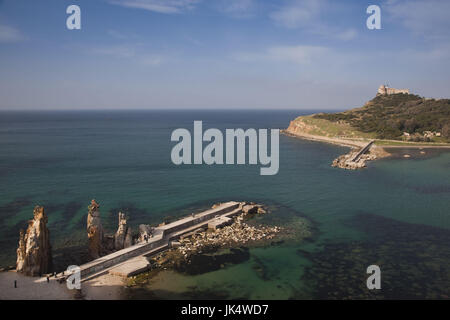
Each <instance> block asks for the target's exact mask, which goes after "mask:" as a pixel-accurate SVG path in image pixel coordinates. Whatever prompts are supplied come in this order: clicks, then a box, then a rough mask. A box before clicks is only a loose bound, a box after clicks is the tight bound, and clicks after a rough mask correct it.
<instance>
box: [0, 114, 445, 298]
mask: <svg viewBox="0 0 450 320" xmlns="http://www.w3.org/2000/svg"><path fill="white" fill-rule="evenodd" d="M316 112H317V110H316ZM307 113H310V112H308V111H199V110H197V111H85V112H69V111H65V112H62V111H61V112H43V111H42V112H2V113H0V250H1V251H0V252H1V254H0V265H1V264H3V265H7V264H13V263H14V260H15V250H16V246H17V240H18V233H19V229H20V228H25V227H26V220H28V219H30V218H31V217H32V208H33V207H34V206H35V205H37V204H40V205H44V206H45V208H46V210H47V214H48V215H49V227H50V231H51V237H52V242H53V247H54V248H56V249H57V248H59V247H62V246H64V245H66V244H67V243H83V241H85V237H86V234H85V219H86V214H87V205H88V204H89V201H90V200H91V199H93V198H95V199H96V200H97V201H98V202H99V203H100V205H101V212H102V217H103V222H104V225H105V226H106V228H107V229H109V231H110V232H113V231H114V228H115V227H116V223H117V222H116V219H117V211H118V210H119V209H126V210H127V212H128V214H129V215H130V218H131V220H130V222H131V224H132V226H134V227H136V226H137V225H138V224H140V223H158V222H160V221H162V220H163V219H164V218H167V217H176V216H180V215H183V214H186V213H187V212H189V210H192V209H196V208H197V209H201V208H204V207H206V206H210V205H212V204H213V203H215V202H218V201H227V200H247V201H255V202H261V203H266V204H268V205H270V206H272V207H273V211H272V213H270V215H279V217H280V219H289V217H292V216H296V215H298V216H304V217H306V218H308V219H309V220H310V221H312V222H313V223H314V225H315V226H316V227H317V230H316V232H315V237H314V239H313V240H311V241H309V242H302V243H298V244H295V245H292V244H289V245H280V246H273V247H270V248H260V249H252V250H251V259H250V260H249V261H247V262H245V263H241V264H238V265H234V266H230V267H228V268H225V269H224V270H220V271H215V272H209V273H206V274H203V275H199V276H194V277H186V276H182V275H175V276H174V275H171V276H172V277H175V278H176V279H177V280H176V281H177V283H180V285H179V286H178V287H176V288H173V287H171V286H169V285H168V284H166V282H167V281H166V282H164V281H160V282H159V283H157V284H155V286H159V287H158V288H159V289H161V288H162V289H164V290H165V292H169V293H170V292H177V294H180V295H181V296H183V292H185V291H186V290H188V289H187V288H191V289H189V290H191V291H192V287H196V290H197V291H202V292H205V291H208V292H209V291H211V290H212V291H214V290H216V291H217V290H219V289H217V288H220V291H221V294H222V295H223V296H224V297H230V298H233V297H234V298H236V297H241V296H242V297H245V298H305V297H306V298H310V297H319V298H324V297H333V296H332V295H331V293H330V291H332V290H331V289H330V286H332V285H330V283H335V282H336V281H341V284H340V285H339V286H340V287H342V286H344V287H345V286H346V285H345V283H347V282H348V281H350V280H352V279H353V278H352V276H359V277H362V279H364V278H365V277H366V274H365V270H363V269H361V268H360V269H358V268H356V269H355V266H348V267H346V268H344V267H342V266H343V265H344V264H345V263H347V262H348V261H353V260H355V259H354V255H356V256H357V257H358V259H360V260H358V259H356V260H357V261H359V262H358V263H359V265H360V266H364V265H366V264H367V265H369V264H372V263H376V262H377V261H371V260H377V259H378V260H379V261H378V262H379V263H380V261H382V262H383V263H384V264H385V265H386V266H387V267H386V268H388V269H389V270H390V271H389V272H390V273H389V274H388V276H387V279H390V281H391V282H390V283H391V284H392V283H394V284H395V286H397V287H399V288H400V289H398V290H399V291H398V290H397V291H395V292H393V293H390V294H386V295H385V296H384V297H391V296H395V295H397V296H400V297H410V296H411V294H412V293H415V292H419V293H420V294H422V295H421V296H420V295H419V294H417V297H433V296H434V297H438V298H442V297H444V298H445V295H447V296H448V295H449V294H450V293H449V292H448V290H449V289H448V288H450V285H449V281H450V271H449V265H450V264H449V263H448V262H449V261H450V260H449V259H450V257H449V256H448V255H449V252H450V250H449V249H450V248H449V245H450V244H449V242H448V241H447V239H448V233H449V232H450V231H449V229H450V219H449V211H450V210H449V207H450V170H449V168H450V153H449V152H438V151H427V154H426V155H424V156H421V157H413V158H411V159H401V158H395V157H394V158H391V159H383V160H380V161H376V162H372V163H370V164H369V167H368V168H367V169H364V170H360V171H352V172H350V171H345V170H340V169H336V168H332V167H330V163H331V161H332V160H333V159H334V158H336V157H337V156H338V155H340V154H342V153H344V152H346V151H347V149H346V148H343V147H338V146H333V145H328V144H322V143H316V142H309V141H302V140H299V139H295V138H292V137H287V136H284V135H280V170H279V173H278V174H277V175H275V176H260V175H259V168H260V166H259V165H257V166H249V165H241V166H237V165H235V166H226V165H222V166H217V165H215V166H207V165H190V166H175V165H173V164H172V163H171V160H170V151H171V148H172V147H173V145H174V143H172V142H171V141H170V135H171V132H172V130H174V129H176V128H188V129H190V130H192V127H193V121H194V120H202V121H203V127H204V130H205V129H207V128H219V129H223V130H224V129H225V128H244V129H245V128H256V129H258V128H286V127H287V126H288V125H289V121H290V120H293V119H294V118H295V117H297V116H299V115H301V114H307ZM402 152H406V151H403V150H398V151H397V153H402ZM367 228H369V229H367ZM421 239H423V241H422V240H421ZM371 244H372V245H371ZM409 244H415V245H416V247H417V246H419V247H420V244H423V245H424V246H425V247H424V250H425V248H426V247H427V248H430V246H432V248H434V249H433V250H425V252H428V253H427V254H428V256H424V255H423V254H425V253H422V252H421V251H420V250H417V254H414V250H412V249H411V248H410V247H409ZM333 246H337V247H333ZM336 248H339V250H342V252H341V253H340V254H339V255H336V254H334V253H336V252H337V251H339V250H336ZM361 248H365V249H361ZM355 250H356V251H355ZM361 250H363V251H364V250H365V253H364V254H363V253H361V254H358V252H360V251H361ZM402 250H403V251H405V252H406V251H407V252H408V255H407V257H406V256H405V258H404V259H403V258H402V259H403V260H400V261H398V259H399V258H398V257H401V256H402V252H403V251H402ZM409 250H411V251H412V252H409ZM355 252H356V253H355ZM331 253H333V254H331ZM349 257H350V258H349ZM347 258H348V259H347ZM352 259H353V260H352ZM394 260H395V261H394ZM255 263H256V264H259V265H262V268H263V269H265V270H266V271H267V273H266V276H265V277H261V276H260V274H258V273H257V272H255V271H254V270H255V268H254V265H255ZM355 263H356V262H355ZM399 264H400V265H399ZM393 265H396V266H397V269H396V270H394V269H395V268H393V267H392V266H393ZM337 266H341V267H340V268H341V269H339V268H338V267H337ZM411 266H415V267H417V270H416V271H415V273H414V274H413V275H410V276H409V278H406V277H405V280H404V281H403V282H402V280H396V279H400V278H402V275H404V273H403V271H402V270H409V269H408V268H409V267H411ZM260 267H261V266H260ZM334 267H336V268H337V269H333V268H334ZM318 270H319V271H320V270H322V271H320V272H319V271H318ZM355 270H356V271H355ZM393 270H394V271H393ZM354 272H357V273H358V274H357V275H354ZM436 272H438V276H436ZM432 276H434V277H435V278H436V277H437V278H438V279H440V284H436V283H435V282H430V281H429V279H428V277H432ZM169 278H170V277H169ZM347 278H348V279H347ZM325 279H328V280H325ZM330 279H334V280H333V281H334V282H329V281H331V280H330ZM346 279H347V280H346ZM406 279H409V280H406ZM354 280H355V279H353V280H352V281H354ZM174 281H175V280H174ZM346 281H347V282H346ZM395 281H399V282H398V283H397V282H395ZM411 282H412V284H411ZM320 283H322V285H320ZM343 283H344V284H343ZM348 283H350V282H348ZM352 283H353V282H352ZM324 284H326V285H324ZM414 284H415V285H416V287H414V286H412V285H414ZM336 285H337V284H336ZM352 285H354V286H358V285H359V284H358V283H356V284H352ZM364 285H365V284H364V283H363V285H362V286H363V287H364ZM388 286H389V284H388ZM442 286H444V287H442ZM348 287H349V288H350V287H351V285H350V284H349V285H348ZM414 288H415V289H414ZM443 288H444V289H443ZM445 288H447V291H446V289H445ZM162 289H161V290H162ZM348 290H350V289H348ZM348 290H347V291H345V290H344V291H342V292H341V291H339V292H338V293H337V294H336V296H334V297H339V298H341V297H345V296H351V294H352V291H348ZM352 290H353V289H352ZM355 290H356V291H357V290H364V288H363V289H361V288H359V289H355ZM386 290H387V289H386ZM238 293H239V294H238ZM190 294H192V292H191V293H190ZM168 296H169V297H170V295H168ZM194 296H195V295H194Z"/></svg>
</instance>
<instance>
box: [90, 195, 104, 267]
mask: <svg viewBox="0 0 450 320" xmlns="http://www.w3.org/2000/svg"><path fill="white" fill-rule="evenodd" d="M99 208H100V206H99V204H98V203H97V202H96V201H95V200H92V201H91V204H90V205H89V206H88V210H89V211H88V216H87V233H88V241H89V244H88V246H89V255H90V256H91V258H92V259H97V258H99V257H100V256H101V255H102V254H103V251H104V250H103V227H102V222H101V220H100V210H99Z"/></svg>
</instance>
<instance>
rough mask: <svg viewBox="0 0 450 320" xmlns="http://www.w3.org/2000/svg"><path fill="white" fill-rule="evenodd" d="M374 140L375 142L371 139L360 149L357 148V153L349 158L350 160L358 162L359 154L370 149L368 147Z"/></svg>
mask: <svg viewBox="0 0 450 320" xmlns="http://www.w3.org/2000/svg"><path fill="white" fill-rule="evenodd" d="M374 142H375V140H371V141H370V142H369V143H368V144H366V145H365V146H364V147H362V148H361V150H359V151H358V153H357V154H356V155H355V156H354V157H353V158H352V159H350V161H351V162H358V160H359V158H361V156H362V155H363V154H364V153H366V152H367V151H368V150H369V149H370V147H371V146H372V144H373V143H374Z"/></svg>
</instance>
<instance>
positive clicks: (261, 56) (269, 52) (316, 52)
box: [233, 45, 329, 65]
mask: <svg viewBox="0 0 450 320" xmlns="http://www.w3.org/2000/svg"><path fill="white" fill-rule="evenodd" d="M326 54H329V49H328V48H327V47H322V46H305V45H298V46H275V47H270V48H268V49H266V50H265V51H264V52H262V53H254V52H240V53H236V54H234V55H233V57H234V58H235V59H236V60H238V61H243V62H261V61H272V62H288V63H295V64H301V65H308V64H311V63H312V62H314V60H315V59H318V58H322V57H323V56H324V55H326Z"/></svg>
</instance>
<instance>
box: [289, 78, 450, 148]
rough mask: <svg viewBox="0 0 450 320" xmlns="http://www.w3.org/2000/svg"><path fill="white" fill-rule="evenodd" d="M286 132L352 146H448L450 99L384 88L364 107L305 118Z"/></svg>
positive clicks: (380, 88)
mask: <svg viewBox="0 0 450 320" xmlns="http://www.w3.org/2000/svg"><path fill="white" fill-rule="evenodd" d="M285 132H286V133H288V134H293V135H296V136H301V137H305V138H313V139H314V138H317V140H321V138H330V139H334V140H336V139H340V140H342V141H341V142H343V143H342V144H349V145H351V144H352V143H351V141H357V140H371V139H374V140H375V143H376V144H384V145H388V144H400V143H408V144H417V143H420V144H427V145H434V144H447V143H449V142H450V99H429V98H423V97H420V96H418V95H415V94H410V92H409V90H408V89H394V88H389V87H386V86H385V85H382V86H380V87H379V89H378V92H377V95H376V96H375V98H373V99H372V100H370V101H369V102H367V103H366V104H365V105H364V106H363V107H360V108H355V109H351V110H347V111H344V112H338V113H318V114H312V115H308V116H301V117H298V118H296V119H295V120H293V121H291V123H290V125H289V127H288V129H287V130H285ZM330 142H333V141H330ZM345 142H349V143H345Z"/></svg>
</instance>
